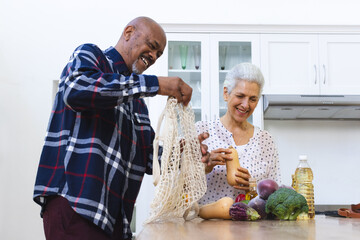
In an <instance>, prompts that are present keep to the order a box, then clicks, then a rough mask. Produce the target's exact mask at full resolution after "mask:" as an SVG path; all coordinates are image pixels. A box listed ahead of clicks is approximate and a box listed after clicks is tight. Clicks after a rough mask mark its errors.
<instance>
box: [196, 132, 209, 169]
mask: <svg viewBox="0 0 360 240" xmlns="http://www.w3.org/2000/svg"><path fill="white" fill-rule="evenodd" d="M208 137H209V134H208V133H201V134H199V136H198V139H199V141H200V148H201V155H202V157H201V161H202V162H203V163H206V165H211V160H210V153H209V152H208V146H207V145H205V144H203V143H202V142H203V141H204V140H205V139H207V138H208Z"/></svg>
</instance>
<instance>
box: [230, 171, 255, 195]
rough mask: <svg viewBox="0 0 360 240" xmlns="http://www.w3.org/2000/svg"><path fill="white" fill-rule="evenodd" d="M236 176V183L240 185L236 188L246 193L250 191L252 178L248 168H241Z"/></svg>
mask: <svg viewBox="0 0 360 240" xmlns="http://www.w3.org/2000/svg"><path fill="white" fill-rule="evenodd" d="M235 176H236V179H235V181H236V182H237V184H238V185H235V186H234V188H236V189H238V190H244V191H245V192H247V191H249V179H250V178H251V175H250V173H249V171H248V170H247V169H246V168H243V167H239V168H237V172H236V173H235Z"/></svg>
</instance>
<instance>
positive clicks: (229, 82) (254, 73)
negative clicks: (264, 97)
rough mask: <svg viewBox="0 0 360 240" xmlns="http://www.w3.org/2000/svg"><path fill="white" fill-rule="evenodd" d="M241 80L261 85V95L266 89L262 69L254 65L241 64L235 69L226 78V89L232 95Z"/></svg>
mask: <svg viewBox="0 0 360 240" xmlns="http://www.w3.org/2000/svg"><path fill="white" fill-rule="evenodd" d="M240 80H245V81H248V82H255V83H257V84H258V85H259V95H261V93H262V90H263V87H264V76H263V75H262V73H261V71H260V69H259V68H258V67H257V66H255V65H254V64H252V63H240V64H238V65H236V66H235V67H233V68H232V69H231V70H230V71H229V72H228V73H227V74H226V77H225V81H224V87H226V88H227V90H228V93H229V94H230V93H231V91H232V90H233V89H234V87H235V86H236V85H237V83H238V82H239V81H240Z"/></svg>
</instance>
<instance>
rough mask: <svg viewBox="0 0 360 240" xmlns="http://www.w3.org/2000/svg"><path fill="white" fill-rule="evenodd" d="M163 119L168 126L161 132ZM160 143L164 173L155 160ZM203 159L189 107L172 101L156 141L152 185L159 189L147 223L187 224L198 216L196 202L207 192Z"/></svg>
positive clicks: (164, 112) (165, 113)
mask: <svg viewBox="0 0 360 240" xmlns="http://www.w3.org/2000/svg"><path fill="white" fill-rule="evenodd" d="M163 119H164V120H165V123H164V125H163V129H162V132H161V133H160V126H161V124H162V121H163ZM159 133H160V135H158V134H159ZM159 141H161V142H162V143H163V153H162V155H161V174H160V167H159V162H158V161H157V160H156V159H158V146H159ZM180 141H181V142H182V144H181V145H182V146H181V147H180ZM181 148H182V149H181ZM201 156H202V154H201V150H200V142H199V139H198V137H197V133H196V129H195V116H194V112H193V110H192V109H191V107H190V104H189V105H188V106H187V107H184V106H183V105H180V104H177V100H176V99H174V98H169V99H168V101H167V104H166V107H165V109H164V111H163V113H162V114H161V116H160V119H159V123H158V126H157V131H156V135H155V139H154V158H153V159H154V161H153V180H154V182H153V183H154V185H155V186H156V187H155V196H154V199H153V201H152V203H151V205H150V208H151V210H150V217H149V218H148V219H147V221H146V222H145V223H151V222H166V221H172V222H174V221H184V220H191V219H193V218H195V217H197V215H198V211H199V208H198V204H197V201H198V200H199V199H200V198H201V197H202V196H203V195H204V194H205V192H206V176H205V165H204V163H202V162H201ZM189 213H191V214H189Z"/></svg>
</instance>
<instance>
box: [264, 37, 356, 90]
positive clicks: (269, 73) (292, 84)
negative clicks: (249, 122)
mask: <svg viewBox="0 0 360 240" xmlns="http://www.w3.org/2000/svg"><path fill="white" fill-rule="evenodd" d="M359 54H360V35H350V34H343V35H329V34H261V68H262V71H263V73H264V77H265V89H264V93H266V94H315V95H319V94H320V95H331V94H359V92H360V77H359V76H358V74H357V72H358V69H359V67H360V61H359V60H360V55H359Z"/></svg>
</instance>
